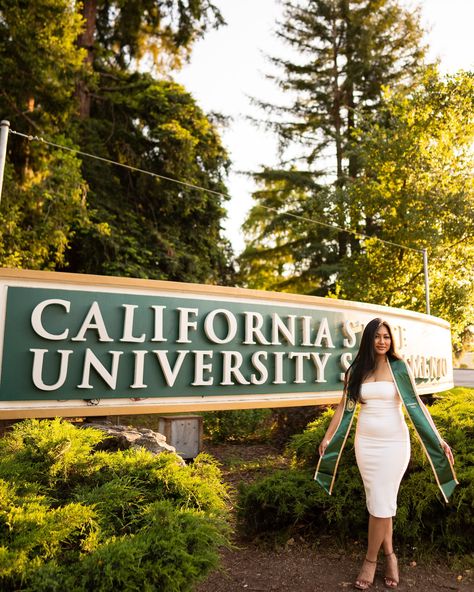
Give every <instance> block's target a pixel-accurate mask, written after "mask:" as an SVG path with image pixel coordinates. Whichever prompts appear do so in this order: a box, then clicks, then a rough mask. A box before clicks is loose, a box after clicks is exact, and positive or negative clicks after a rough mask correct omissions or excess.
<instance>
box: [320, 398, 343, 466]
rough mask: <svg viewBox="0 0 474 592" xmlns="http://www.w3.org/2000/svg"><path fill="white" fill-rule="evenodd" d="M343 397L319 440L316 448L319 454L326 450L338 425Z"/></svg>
mask: <svg viewBox="0 0 474 592" xmlns="http://www.w3.org/2000/svg"><path fill="white" fill-rule="evenodd" d="M345 399H346V398H345V396H342V398H341V400H340V401H339V404H338V406H337V408H336V412H335V413H334V415H333V416H332V419H331V423H330V424H329V427H328V429H327V430H326V433H325V434H324V438H323V439H322V440H321V444H320V445H319V448H318V451H319V456H323V454H324V452H325V451H326V448H327V447H328V444H329V442H330V441H331V438H332V437H333V436H334V433H335V431H336V429H337V426H338V425H339V422H340V420H341V416H342V413H343V411H344V404H345Z"/></svg>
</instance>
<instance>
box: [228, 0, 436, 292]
mask: <svg viewBox="0 0 474 592" xmlns="http://www.w3.org/2000/svg"><path fill="white" fill-rule="evenodd" d="M284 6H285V15H284V19H283V21H282V22H281V23H280V25H279V28H278V31H277V35H278V36H279V38H280V39H281V40H282V41H283V42H285V43H286V44H288V45H289V46H290V49H291V50H292V51H291V53H290V55H291V58H290V59H280V58H274V59H273V60H272V62H273V64H274V65H275V66H276V68H277V71H276V74H273V75H272V78H273V79H275V82H276V83H277V84H278V86H279V88H280V89H281V90H282V91H283V92H284V93H286V95H287V96H289V97H290V99H289V101H288V100H285V99H286V97H284V98H283V100H279V101H278V104H277V105H274V104H273V105H272V104H270V105H268V104H264V105H263V106H264V107H265V108H266V112H267V113H268V112H269V113H270V114H271V115H272V116H273V119H274V121H272V122H270V124H269V125H270V126H271V127H272V129H275V130H276V131H277V133H278V137H279V140H280V145H281V152H282V159H281V161H282V162H281V165H280V166H278V167H272V168H270V167H269V168H267V169H265V170H263V171H261V172H259V173H257V175H256V179H257V181H259V182H260V184H261V188H260V189H259V190H258V191H257V192H256V193H255V194H254V197H255V199H256V201H257V205H256V206H255V207H254V208H253V209H252V210H251V212H250V214H249V217H248V219H247V221H246V224H245V230H246V231H247V234H248V236H249V238H250V242H249V244H248V246H247V248H246V249H245V251H244V252H243V254H242V256H241V257H240V261H239V262H240V265H241V269H242V273H243V275H244V278H245V280H246V281H247V282H248V285H249V286H250V287H255V288H265V289H276V290H284V291H291V292H298V293H312V294H318V295H327V293H328V290H329V289H330V288H331V287H333V282H334V278H335V274H337V272H338V271H339V267H340V265H341V262H343V261H344V260H345V258H346V257H348V256H349V255H350V253H351V252H353V250H354V249H357V248H358V241H357V240H356V239H354V238H353V237H351V236H350V235H348V234H347V233H345V232H344V231H337V230H336V231H335V230H332V229H330V228H329V227H328V225H337V226H339V227H342V228H347V227H356V226H357V224H358V223H359V221H360V219H361V213H360V212H359V211H358V210H357V209H356V208H354V207H353V205H352V203H351V200H350V196H349V195H348V194H347V192H346V190H345V188H346V186H347V184H348V182H349V181H350V179H353V178H355V177H356V176H357V175H358V174H359V172H360V163H359V160H358V155H356V154H355V153H354V151H353V150H352V134H353V130H354V127H355V126H356V125H357V123H358V119H359V118H361V117H365V116H366V115H367V114H368V113H372V112H374V111H376V110H377V109H378V106H379V104H380V101H381V97H382V93H383V87H384V86H389V87H391V88H394V87H397V86H406V85H410V84H412V82H413V80H414V79H416V78H417V76H418V70H419V68H420V66H421V65H422V64H423V59H424V53H425V50H424V48H423V46H422V42H421V40H422V36H423V32H422V29H421V27H420V24H419V15H418V14H417V12H416V11H413V10H411V9H407V8H406V7H404V6H403V4H402V2H399V1H397V0H380V1H378V2H368V1H366V0H345V1H333V0H320V1H318V2H296V1H292V0H289V1H285V2H284ZM293 56H297V57H293ZM282 103H283V104H285V106H284V107H282ZM262 206H263V207H262ZM269 208H270V210H269ZM288 214H292V216H288ZM308 219H310V220H315V221H316V223H315V224H314V223H311V222H308Z"/></svg>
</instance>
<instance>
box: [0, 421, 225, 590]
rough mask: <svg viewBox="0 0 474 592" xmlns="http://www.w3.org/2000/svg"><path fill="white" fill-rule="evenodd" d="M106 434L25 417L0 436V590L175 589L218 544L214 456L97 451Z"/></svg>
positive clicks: (221, 529) (208, 565) (220, 513)
mask: <svg viewBox="0 0 474 592" xmlns="http://www.w3.org/2000/svg"><path fill="white" fill-rule="evenodd" d="M103 438H104V435H103V434H102V433H101V432H100V431H98V430H95V429H93V428H86V429H79V428H76V427H74V426H72V425H71V424H69V423H67V422H63V421H61V420H59V419H56V420H54V421H38V420H27V421H24V422H21V423H18V424H16V425H15V427H14V429H13V431H12V432H11V433H10V434H9V435H7V436H6V437H5V438H4V439H3V440H2V441H0V589H2V590H19V591H20V590H21V591H27V590H28V591H30V590H31V591H34V592H46V591H51V592H55V591H58V592H59V591H62V590H69V591H71V592H76V591H78V592H79V591H86V590H87V591H88V590H97V591H103V592H107V591H112V590H123V591H128V590H160V591H162V592H181V591H186V590H191V589H192V587H193V586H194V584H195V583H196V582H197V581H199V580H200V579H202V578H203V577H204V576H205V575H206V574H207V572H208V571H209V570H210V569H212V568H213V567H215V565H216V563H217V560H218V547H219V546H220V545H223V544H225V543H226V538H227V535H228V525H227V522H226V519H225V514H226V490H225V487H224V485H223V484H222V482H221V480H220V472H219V470H218V468H217V467H216V466H215V464H214V462H213V461H212V459H211V458H210V457H209V456H207V455H200V456H198V457H197V458H196V460H195V462H194V463H193V464H192V465H189V466H184V465H182V464H181V462H180V459H179V457H177V456H176V455H173V454H161V455H158V456H154V455H153V454H151V453H150V452H148V451H146V450H143V449H142V450H126V451H119V452H105V451H96V450H95V446H96V444H97V443H98V442H100V441H101V440H102V439H103Z"/></svg>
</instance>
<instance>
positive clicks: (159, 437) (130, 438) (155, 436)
mask: <svg viewBox="0 0 474 592" xmlns="http://www.w3.org/2000/svg"><path fill="white" fill-rule="evenodd" d="M82 427H85V428H94V429H96V430H102V431H103V432H105V433H106V434H107V436H108V437H107V438H106V439H105V440H104V441H102V442H101V443H100V444H99V445H98V446H97V450H110V451H114V450H126V449H128V448H145V449H146V450H149V451H150V452H152V453H153V454H161V453H162V452H168V453H172V454H175V455H176V457H177V458H179V459H180V461H181V462H182V463H183V464H185V463H184V460H183V459H182V458H181V457H180V456H179V455H178V453H177V452H176V448H175V447H174V446H171V445H170V444H167V443H166V437H165V436H163V434H160V433H158V432H154V431H153V430H150V429H148V428H138V427H133V426H123V425H115V424H113V423H109V422H103V423H97V422H95V421H94V422H90V423H83V424H82Z"/></svg>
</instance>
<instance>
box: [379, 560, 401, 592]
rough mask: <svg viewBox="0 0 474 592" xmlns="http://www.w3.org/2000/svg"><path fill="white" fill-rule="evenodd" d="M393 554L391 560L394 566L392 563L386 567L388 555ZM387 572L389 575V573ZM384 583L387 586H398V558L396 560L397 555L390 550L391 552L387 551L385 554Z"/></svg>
mask: <svg viewBox="0 0 474 592" xmlns="http://www.w3.org/2000/svg"><path fill="white" fill-rule="evenodd" d="M392 555H393V561H394V567H395V568H393V565H392V566H391V569H388V567H389V559H388V557H391V556H392ZM389 573H390V574H391V575H389ZM383 581H384V584H385V586H386V587H387V588H392V589H393V588H396V587H397V586H398V582H399V573H398V560H397V556H396V555H395V553H394V552H393V551H392V552H391V553H387V554H386V555H385V575H384V578H383Z"/></svg>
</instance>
